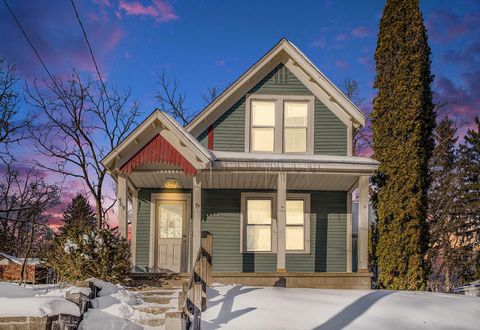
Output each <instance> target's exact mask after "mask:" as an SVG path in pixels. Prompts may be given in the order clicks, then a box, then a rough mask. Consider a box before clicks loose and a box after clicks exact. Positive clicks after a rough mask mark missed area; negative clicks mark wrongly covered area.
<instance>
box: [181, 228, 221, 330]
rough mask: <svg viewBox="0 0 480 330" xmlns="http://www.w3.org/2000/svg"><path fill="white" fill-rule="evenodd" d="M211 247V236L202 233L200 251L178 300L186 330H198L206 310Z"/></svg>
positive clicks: (210, 270) (210, 275) (210, 280)
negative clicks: (185, 322)
mask: <svg viewBox="0 0 480 330" xmlns="http://www.w3.org/2000/svg"><path fill="white" fill-rule="evenodd" d="M212 247H213V235H212V234H210V233H209V232H206V231H203V232H202V240H201V246H200V249H199V250H198V253H197V256H196V258H195V260H194V262H193V267H192V270H191V272H190V277H189V279H188V283H185V285H184V287H183V290H182V296H181V299H180V301H182V300H183V303H182V305H181V311H182V313H183V315H184V317H185V319H186V321H187V329H193V330H199V329H200V326H201V314H202V312H204V311H205V310H206V309H207V286H210V285H212Z"/></svg>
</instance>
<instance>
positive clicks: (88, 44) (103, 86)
mask: <svg viewBox="0 0 480 330" xmlns="http://www.w3.org/2000/svg"><path fill="white" fill-rule="evenodd" d="M4 1H5V0H4ZM70 2H71V3H72V7H73V10H74V11H75V16H77V20H78V24H80V28H81V29H82V32H83V37H84V38H85V41H86V42H87V46H88V50H89V51H90V56H91V57H92V61H93V64H94V65H95V70H96V71H97V74H98V78H99V79H100V83H101V84H102V88H103V92H104V93H105V97H106V98H107V102H108V106H109V107H110V109H111V108H112V105H111V104H110V98H109V97H108V94H107V88H106V87H105V83H104V82H103V79H102V75H101V74H100V70H99V69H98V65H97V61H96V60H95V56H94V55H93V50H92V46H91V45H90V41H89V40H88V37H87V32H86V31H85V27H84V26H83V23H82V20H81V19H80V15H79V14H78V10H77V7H76V6H75V2H74V1H73V0H70Z"/></svg>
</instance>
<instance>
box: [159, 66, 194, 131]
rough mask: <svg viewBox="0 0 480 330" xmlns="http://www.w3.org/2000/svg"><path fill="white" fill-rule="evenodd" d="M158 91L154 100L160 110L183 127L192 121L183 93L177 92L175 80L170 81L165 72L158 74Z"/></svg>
mask: <svg viewBox="0 0 480 330" xmlns="http://www.w3.org/2000/svg"><path fill="white" fill-rule="evenodd" d="M158 86H159V87H158V89H157V92H156V96H155V97H156V99H157V101H158V102H159V103H160V110H162V111H164V112H166V113H168V114H169V115H171V116H172V117H173V118H175V119H176V120H177V121H178V122H179V123H180V124H182V125H183V126H185V125H186V124H188V123H189V122H190V120H191V119H192V117H193V116H192V113H191V112H190V110H189V109H188V108H187V107H186V105H185V93H184V92H180V91H179V83H178V81H177V79H173V80H170V79H169V78H168V77H167V74H166V72H165V70H163V71H162V72H160V73H158Z"/></svg>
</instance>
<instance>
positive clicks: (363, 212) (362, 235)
mask: <svg viewBox="0 0 480 330" xmlns="http://www.w3.org/2000/svg"><path fill="white" fill-rule="evenodd" d="M358 188H359V189H358V190H359V191H358V271H359V272H367V271H368V199H369V194H368V176H361V177H360V179H359V180H358Z"/></svg>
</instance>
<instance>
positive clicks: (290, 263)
mask: <svg viewBox="0 0 480 330" xmlns="http://www.w3.org/2000/svg"><path fill="white" fill-rule="evenodd" d="M364 124H365V117H364V115H363V114H362V112H361V111H359V110H358V109H357V107H356V106H355V105H354V104H353V103H352V102H351V101H350V100H349V99H348V98H347V97H346V96H345V95H344V94H343V93H342V92H341V91H340V90H339V89H338V88H337V87H335V86H334V85H333V84H332V82H331V81H330V80H328V78H326V77H325V76H324V75H323V74H322V73H321V72H320V71H319V70H318V69H317V68H316V67H315V66H314V65H313V63H312V62H311V61H310V60H309V59H308V58H307V57H306V56H305V55H304V54H303V53H302V52H301V51H300V50H299V49H298V48H297V47H296V46H294V45H293V44H292V43H290V42H289V41H287V40H285V39H282V40H281V41H280V42H279V43H278V44H277V45H275V46H274V47H273V48H272V49H271V50H270V51H269V52H268V53H267V54H265V55H264V56H263V57H262V58H261V59H260V60H259V61H258V62H257V63H255V64H254V65H253V66H252V67H251V68H250V69H248V71H247V72H245V73H244V74H243V75H242V76H241V77H240V78H238V80H236V81H235V82H234V83H233V84H232V85H231V86H230V87H228V88H227V89H226V90H225V91H224V92H223V93H222V94H221V95H220V96H219V97H217V98H216V99H215V100H214V101H213V102H212V103H210V104H209V105H208V106H207V107H206V108H205V109H204V110H203V111H202V112H200V113H199V114H198V115H197V116H196V117H195V118H194V119H193V120H192V121H191V122H190V123H189V124H188V125H187V126H186V127H182V126H181V125H179V124H178V123H177V122H176V121H175V120H173V119H172V118H171V117H169V116H168V115H166V114H165V113H163V112H161V111H158V110H156V111H154V112H153V113H152V114H151V115H150V116H149V117H148V118H147V119H146V120H145V121H144V122H143V123H142V124H140V125H139V126H138V127H137V128H136V129H135V130H134V131H133V132H132V133H131V134H130V135H129V136H128V137H127V138H126V139H125V140H124V141H122V142H121V143H120V144H119V145H118V146H117V147H116V148H115V149H114V150H112V151H111V152H110V153H109V154H108V155H107V156H106V157H105V158H104V159H103V160H102V163H103V164H104V166H105V167H106V168H107V169H108V171H109V173H110V174H111V175H112V176H113V178H114V179H115V181H116V182H117V197H118V202H119V213H118V220H119V232H120V233H121V234H122V235H124V236H126V233H127V211H128V210H127V208H128V207H130V206H131V207H132V213H131V214H132V217H131V224H132V241H131V245H132V257H133V260H132V261H133V264H134V266H135V270H136V271H137V272H138V271H147V272H158V271H161V270H165V269H168V270H170V271H173V272H188V271H189V270H190V268H191V266H192V260H193V259H194V257H195V256H196V255H197V251H198V249H199V247H200V242H201V232H202V231H208V232H210V233H211V234H212V235H213V270H214V274H213V280H214V282H221V283H244V284H249V285H273V284H274V283H275V282H277V281H278V280H279V279H282V281H286V285H287V286H305V287H338V288H341V287H342V288H370V275H371V274H370V273H368V271H367V246H368V228H367V227H368V220H367V219H368V207H367V206H368V179H369V176H371V175H372V174H373V173H374V172H375V170H376V169H377V168H378V164H379V163H378V162H377V161H375V160H373V159H369V158H363V157H354V156H353V153H352V146H353V144H352V139H353V134H354V131H355V130H357V129H358V128H360V127H362V126H364ZM356 187H359V204H360V212H359V231H358V237H359V241H358V265H357V267H355V269H358V272H352V269H353V265H352V196H351V194H352V191H353V190H354V189H355V188H356Z"/></svg>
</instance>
